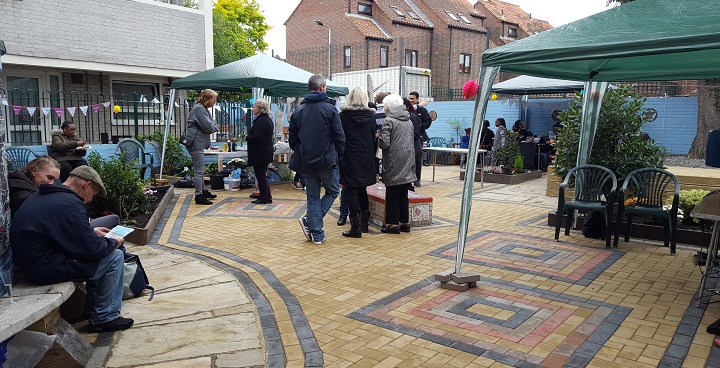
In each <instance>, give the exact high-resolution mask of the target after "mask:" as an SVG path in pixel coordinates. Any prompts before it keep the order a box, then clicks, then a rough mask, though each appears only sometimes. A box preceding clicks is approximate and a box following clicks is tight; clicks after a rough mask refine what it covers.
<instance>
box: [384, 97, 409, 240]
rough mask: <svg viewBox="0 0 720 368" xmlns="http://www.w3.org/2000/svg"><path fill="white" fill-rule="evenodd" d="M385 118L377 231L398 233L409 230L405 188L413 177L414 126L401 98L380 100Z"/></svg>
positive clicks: (406, 189)
mask: <svg viewBox="0 0 720 368" xmlns="http://www.w3.org/2000/svg"><path fill="white" fill-rule="evenodd" d="M383 104H384V105H385V121H383V124H382V128H381V129H380V138H379V141H378V144H379V145H380V148H382V150H383V151H382V157H383V182H384V183H385V222H386V223H387V226H386V227H385V228H383V229H382V230H381V231H382V232H384V233H390V234H400V232H401V231H404V232H409V231H410V221H409V215H408V211H409V205H408V189H410V184H411V183H413V182H415V180H417V176H415V146H414V126H413V123H412V122H411V121H410V113H408V112H407V110H406V109H405V104H404V103H403V99H402V97H400V96H398V95H389V96H387V97H385V98H384V99H383Z"/></svg>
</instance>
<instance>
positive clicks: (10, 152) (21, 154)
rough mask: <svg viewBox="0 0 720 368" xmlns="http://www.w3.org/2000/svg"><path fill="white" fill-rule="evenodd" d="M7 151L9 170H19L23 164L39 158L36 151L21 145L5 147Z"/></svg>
mask: <svg viewBox="0 0 720 368" xmlns="http://www.w3.org/2000/svg"><path fill="white" fill-rule="evenodd" d="M5 152H6V153H7V170H8V172H10V171H13V170H17V169H18V168H19V167H21V166H25V165H27V164H28V162H30V161H32V160H34V159H35V158H37V155H36V154H35V152H33V151H31V150H29V149H27V148H21V147H8V148H7V149H5Z"/></svg>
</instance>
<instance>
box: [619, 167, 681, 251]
mask: <svg viewBox="0 0 720 368" xmlns="http://www.w3.org/2000/svg"><path fill="white" fill-rule="evenodd" d="M670 184H674V185H675V192H674V194H673V196H672V204H670V198H669V196H668V195H667V194H668V193H667V192H668V186H669V185H670ZM628 188H629V189H630V190H632V191H633V193H634V195H633V196H634V197H637V202H636V204H635V206H634V207H625V192H626V191H627V190H628ZM619 197H620V201H619V202H620V203H619V204H618V213H617V224H616V225H615V226H616V234H618V232H619V230H620V226H621V225H622V218H623V216H627V228H626V232H625V242H628V241H629V240H630V230H632V221H633V216H634V215H638V216H654V217H659V218H662V219H663V220H664V221H663V224H664V227H665V246H666V247H667V246H668V243H669V245H670V254H672V255H675V238H676V235H677V231H676V230H677V213H678V200H679V197H680V183H679V182H678V180H677V178H676V177H675V175H673V174H672V173H670V172H669V171H666V170H662V169H656V168H646V169H638V170H635V171H633V172H631V173H630V174H628V176H627V177H626V178H625V181H624V182H623V185H622V187H621V188H620V195H619ZM668 204H670V208H669V209H665V208H664V207H665V206H667V205H668ZM617 243H618V239H617V236H616V237H615V247H616V248H617Z"/></svg>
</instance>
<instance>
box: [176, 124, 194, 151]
mask: <svg viewBox="0 0 720 368" xmlns="http://www.w3.org/2000/svg"><path fill="white" fill-rule="evenodd" d="M197 134H198V132H197V131H195V135H194V136H193V137H192V138H190V136H188V135H187V128H185V133H183V134H181V135H180V144H182V145H183V146H185V147H187V148H188V149H189V148H192V145H193V143H194V142H195V138H196V137H197Z"/></svg>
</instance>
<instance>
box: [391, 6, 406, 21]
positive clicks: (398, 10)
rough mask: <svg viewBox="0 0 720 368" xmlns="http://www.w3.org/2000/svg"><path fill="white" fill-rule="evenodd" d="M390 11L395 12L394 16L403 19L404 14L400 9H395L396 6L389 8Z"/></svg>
mask: <svg viewBox="0 0 720 368" xmlns="http://www.w3.org/2000/svg"><path fill="white" fill-rule="evenodd" d="M390 9H392V10H394V11H395V14H397V15H398V17H400V18H405V14H403V13H402V12H401V11H400V9H398V8H397V6H391V7H390Z"/></svg>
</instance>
